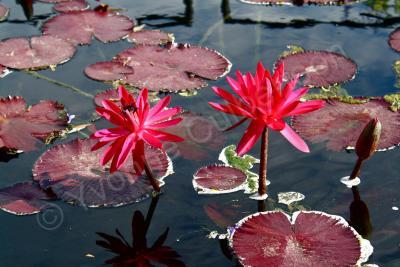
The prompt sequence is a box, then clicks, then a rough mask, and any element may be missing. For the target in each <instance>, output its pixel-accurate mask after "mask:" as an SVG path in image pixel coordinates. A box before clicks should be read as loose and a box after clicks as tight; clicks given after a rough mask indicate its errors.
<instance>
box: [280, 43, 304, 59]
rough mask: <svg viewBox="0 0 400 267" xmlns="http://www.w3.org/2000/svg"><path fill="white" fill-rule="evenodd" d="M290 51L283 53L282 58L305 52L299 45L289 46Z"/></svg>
mask: <svg viewBox="0 0 400 267" xmlns="http://www.w3.org/2000/svg"><path fill="white" fill-rule="evenodd" d="M286 47H287V48H288V50H285V51H283V52H282V53H281V54H280V57H287V56H290V55H293V54H296V53H300V52H304V51H305V49H304V48H303V47H301V46H298V45H287V46H286Z"/></svg>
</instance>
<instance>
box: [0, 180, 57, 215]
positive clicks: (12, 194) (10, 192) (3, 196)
mask: <svg viewBox="0 0 400 267" xmlns="http://www.w3.org/2000/svg"><path fill="white" fill-rule="evenodd" d="M55 198H56V197H55V196H54V195H53V194H52V193H50V192H47V191H43V190H42V189H41V188H40V187H39V185H37V184H36V183H33V182H22V183H17V184H14V185H12V186H9V187H5V188H2V189H0V209H2V210H4V211H6V212H8V213H12V214H15V215H31V214H35V213H38V212H40V211H41V210H43V209H45V208H46V206H47V202H46V201H45V200H54V199H55Z"/></svg>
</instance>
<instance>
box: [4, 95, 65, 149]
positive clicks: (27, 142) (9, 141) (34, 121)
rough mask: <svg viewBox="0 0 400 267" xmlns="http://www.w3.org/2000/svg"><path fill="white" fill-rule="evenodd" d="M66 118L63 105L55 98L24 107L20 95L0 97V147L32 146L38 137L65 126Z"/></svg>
mask: <svg viewBox="0 0 400 267" xmlns="http://www.w3.org/2000/svg"><path fill="white" fill-rule="evenodd" d="M67 121H68V118H67V116H65V110H64V106H63V105H61V104H59V103H57V102H53V101H41V102H39V103H38V104H35V105H33V106H32V107H27V106H26V102H25V100H24V99H23V98H22V97H19V96H15V97H8V98H0V148H3V147H4V148H8V149H17V150H23V151H31V150H34V149H35V148H36V145H37V142H38V141H39V140H43V141H44V140H46V139H47V138H48V137H49V136H57V134H58V133H59V132H60V131H62V130H63V129H65V127H66V126H67Z"/></svg>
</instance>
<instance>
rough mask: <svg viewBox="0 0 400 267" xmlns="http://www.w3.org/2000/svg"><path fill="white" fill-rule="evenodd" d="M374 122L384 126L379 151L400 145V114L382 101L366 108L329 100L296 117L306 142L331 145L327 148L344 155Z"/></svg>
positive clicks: (366, 105) (293, 121) (294, 119)
mask: <svg viewBox="0 0 400 267" xmlns="http://www.w3.org/2000/svg"><path fill="white" fill-rule="evenodd" d="M374 118H378V120H379V121H380V122H381V124H382V134H381V137H380V142H379V145H378V149H379V150H385V149H389V148H393V147H394V146H397V145H398V144H400V135H399V134H398V133H399V132H398V131H397V130H396V129H399V127H400V113H399V112H393V111H391V110H390V104H389V103H387V102H386V101H385V100H383V99H382V98H373V99H370V100H369V101H368V102H366V103H362V104H349V103H343V102H340V101H338V100H328V101H327V103H326V105H325V106H324V107H323V108H322V109H320V110H317V111H314V112H312V113H310V114H307V115H306V116H305V115H299V116H295V117H294V118H293V120H292V124H293V128H294V129H295V130H296V131H297V132H298V133H299V134H300V135H301V136H302V137H304V138H305V139H307V140H309V141H311V142H313V143H320V142H324V141H326V142H327V148H328V149H331V150H335V151H340V150H342V149H346V148H349V147H350V148H354V147H355V145H356V141H357V139H358V137H359V136H360V134H361V132H362V129H363V127H364V126H365V125H366V124H367V123H368V122H369V121H370V120H371V119H374Z"/></svg>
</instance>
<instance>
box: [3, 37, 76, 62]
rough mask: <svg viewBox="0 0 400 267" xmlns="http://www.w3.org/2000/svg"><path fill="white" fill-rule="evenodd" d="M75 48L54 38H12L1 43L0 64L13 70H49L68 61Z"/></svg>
mask: <svg viewBox="0 0 400 267" xmlns="http://www.w3.org/2000/svg"><path fill="white" fill-rule="evenodd" d="M74 53H75V47H74V46H73V45H71V44H70V43H68V42H66V41H65V40H63V39H60V38H57V37H53V36H36V37H31V38H30V39H27V38H11V39H6V40H3V41H1V42H0V64H1V65H3V66H5V67H8V68H13V69H37V68H47V67H49V66H54V65H58V64H61V63H64V62H66V61H68V60H69V59H70V58H71V57H72V56H73V55H74Z"/></svg>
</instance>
